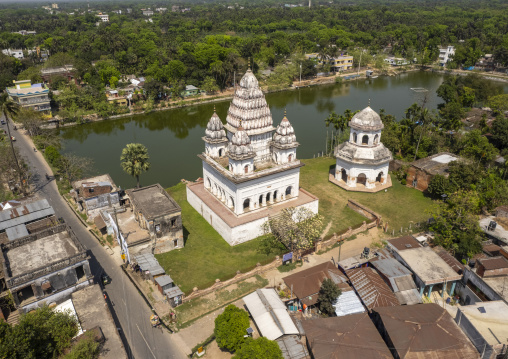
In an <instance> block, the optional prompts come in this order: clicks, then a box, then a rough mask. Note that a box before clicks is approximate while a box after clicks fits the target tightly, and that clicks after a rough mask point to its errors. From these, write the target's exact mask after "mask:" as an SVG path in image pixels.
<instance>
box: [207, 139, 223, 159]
mask: <svg viewBox="0 0 508 359" xmlns="http://www.w3.org/2000/svg"><path fill="white" fill-rule="evenodd" d="M226 146H227V142H223V143H219V144H214V143H208V142H205V152H206V153H207V154H208V155H209V156H211V157H223V156H225V155H226ZM221 150H222V151H221Z"/></svg>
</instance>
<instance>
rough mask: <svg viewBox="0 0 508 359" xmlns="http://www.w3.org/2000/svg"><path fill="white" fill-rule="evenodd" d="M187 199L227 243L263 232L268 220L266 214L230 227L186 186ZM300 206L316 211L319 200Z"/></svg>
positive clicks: (244, 239) (238, 241)
mask: <svg viewBox="0 0 508 359" xmlns="http://www.w3.org/2000/svg"><path fill="white" fill-rule="evenodd" d="M187 201H188V202H189V204H190V205H191V206H192V207H194V209H195V210H196V211H198V212H199V213H200V214H201V216H202V217H203V218H204V219H205V220H206V221H207V222H208V223H209V224H210V225H211V226H212V227H213V228H214V229H215V230H216V231H217V232H218V233H219V234H220V235H221V236H222V238H224V239H225V240H226V242H228V243H229V245H232V246H234V245H237V244H240V243H244V242H247V241H250V240H252V239H254V238H257V237H259V236H261V235H263V234H264V233H263V230H262V225H263V223H265V222H266V221H267V220H268V215H267V216H265V217H263V218H260V219H257V220H254V221H251V222H247V223H244V224H241V225H239V226H236V227H230V226H229V225H228V224H227V223H226V222H225V221H224V220H222V218H220V217H219V216H218V215H217V214H216V213H215V212H214V211H213V210H212V209H211V208H210V207H208V205H206V203H204V202H203V201H202V200H201V199H200V198H199V197H198V196H196V195H195V194H194V192H192V191H191V190H190V189H189V188H188V187H187ZM301 207H305V208H308V209H309V210H311V211H312V212H313V213H318V207H319V200H317V199H316V200H315V201H312V202H309V203H306V204H303V205H301V206H297V207H296V208H301Z"/></svg>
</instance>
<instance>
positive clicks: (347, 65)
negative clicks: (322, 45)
mask: <svg viewBox="0 0 508 359" xmlns="http://www.w3.org/2000/svg"><path fill="white" fill-rule="evenodd" d="M305 58H306V59H316V60H317V62H318V64H319V65H320V66H322V65H324V64H329V65H330V66H331V69H332V71H334V72H341V71H347V70H351V69H352V68H353V56H350V55H340V56H333V57H332V56H327V57H326V59H324V60H323V59H322V58H321V57H320V56H319V54H318V53H312V54H305Z"/></svg>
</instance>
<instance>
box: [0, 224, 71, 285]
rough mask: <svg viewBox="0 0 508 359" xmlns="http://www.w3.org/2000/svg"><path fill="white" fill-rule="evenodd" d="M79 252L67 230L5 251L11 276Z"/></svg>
mask: <svg viewBox="0 0 508 359" xmlns="http://www.w3.org/2000/svg"><path fill="white" fill-rule="evenodd" d="M79 252H80V249H79V248H78V247H77V246H76V244H75V243H74V241H73V240H72V238H71V237H70V235H69V233H68V232H67V231H63V232H59V233H56V234H53V235H50V236H48V237H43V238H40V239H37V240H35V241H33V242H29V243H27V244H25V245H21V246H19V247H16V248H12V249H9V250H8V251H6V252H5V254H6V256H7V259H8V261H9V268H10V271H11V274H12V277H15V276H18V275H21V274H25V273H28V272H31V271H32V270H34V269H36V268H40V267H43V266H45V265H49V264H52V263H55V262H58V261H60V260H62V259H65V258H69V257H72V256H74V255H76V254H78V253H79Z"/></svg>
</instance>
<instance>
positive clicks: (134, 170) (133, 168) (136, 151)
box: [120, 143, 150, 188]
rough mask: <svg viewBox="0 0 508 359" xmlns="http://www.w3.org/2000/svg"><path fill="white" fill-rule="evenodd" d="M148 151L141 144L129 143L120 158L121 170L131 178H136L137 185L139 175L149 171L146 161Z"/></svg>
mask: <svg viewBox="0 0 508 359" xmlns="http://www.w3.org/2000/svg"><path fill="white" fill-rule="evenodd" d="M149 159H150V157H149V156H148V149H147V148H146V147H145V146H144V145H142V144H141V143H129V144H128V145H127V146H126V147H125V148H124V149H123V150H122V155H121V156H120V161H121V166H122V169H123V170H124V171H125V172H127V173H128V174H130V175H131V176H133V177H136V180H137V182H138V188H139V187H140V185H139V176H140V175H141V173H143V172H146V171H148V170H149V169H150V162H148V160H149Z"/></svg>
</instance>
